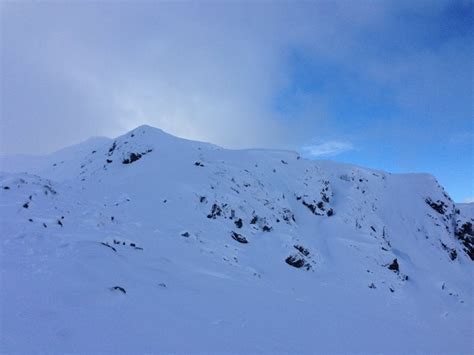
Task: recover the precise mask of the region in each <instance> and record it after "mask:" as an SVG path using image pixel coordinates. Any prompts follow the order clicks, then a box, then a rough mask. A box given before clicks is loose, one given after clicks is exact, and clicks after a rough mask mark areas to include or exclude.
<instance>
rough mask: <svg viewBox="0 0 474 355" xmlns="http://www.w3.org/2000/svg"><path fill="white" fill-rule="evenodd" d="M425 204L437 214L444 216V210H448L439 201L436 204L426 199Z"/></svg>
mask: <svg viewBox="0 0 474 355" xmlns="http://www.w3.org/2000/svg"><path fill="white" fill-rule="evenodd" d="M425 202H426V203H427V204H428V205H429V206H430V207H431V208H432V209H434V210H435V211H436V212H438V213H439V214H445V212H446V209H447V208H448V206H447V205H446V204H445V203H444V202H443V201H441V200H437V201H436V202H433V200H431V198H426V199H425Z"/></svg>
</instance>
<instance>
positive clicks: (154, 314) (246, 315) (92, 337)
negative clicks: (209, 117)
mask: <svg viewBox="0 0 474 355" xmlns="http://www.w3.org/2000/svg"><path fill="white" fill-rule="evenodd" d="M15 161H17V162H15ZM0 163H1V165H0V166H1V167H2V170H4V171H8V172H3V173H1V174H0V187H1V190H0V194H1V199H0V213H1V240H0V242H1V253H2V255H1V288H0V310H1V314H0V321H1V332H0V333H1V334H0V342H1V347H0V351H1V352H5V353H10V352H26V353H32V352H35V353H36V352H48V353H49V352H58V353H64V352H80V353H88V352H111V353H112V352H113V353H116V352H125V353H143V352H148V353H150V352H153V353H156V352H178V353H198V352H199V353H202V352H206V353H208V352H218V353H228V352H232V353H271V354H273V353H278V352H280V353H281V352H286V353H317V352H320V353H328V352H329V353H337V352H339V353H348V352H351V353H357V352H359V353H415V352H418V353H453V354H454V353H455V354H460V353H472V351H473V350H474V348H473V343H472V334H473V313H472V306H473V304H472V301H473V288H472V287H473V274H472V271H473V269H472V264H473V263H472V260H471V257H472V238H473V236H472V229H471V231H469V223H471V227H472V223H473V222H474V208H473V206H474V205H473V204H461V205H455V204H454V203H453V201H452V200H451V199H450V198H449V196H448V195H447V194H446V192H445V191H444V190H443V188H442V187H441V186H439V184H438V183H437V181H436V180H435V179H434V178H433V177H432V176H430V175H425V174H405V175H395V174H389V173H385V172H382V171H375V170H370V169H365V168H360V167H356V166H351V165H346V164H339V163H334V162H330V161H308V160H305V159H300V158H299V156H298V155H297V154H296V153H292V152H282V151H265V150H244V151H233V150H225V149H222V148H219V147H217V146H213V145H210V144H205V143H200V142H193V141H187V140H183V139H179V138H176V137H173V136H170V135H168V134H166V133H164V132H162V131H160V130H158V129H155V128H151V127H148V126H141V127H138V128H137V129H135V130H133V131H131V132H129V133H127V134H125V135H123V136H121V137H119V138H117V139H115V140H108V139H95V140H92V141H89V142H85V143H83V144H81V145H78V146H75V147H71V148H68V149H65V150H63V151H60V152H58V153H55V154H52V155H49V156H47V157H37V158H25V157H23V158H22V162H20V163H18V159H17V160H15V159H14V158H6V157H4V158H2V159H1V160H0ZM28 166H30V168H29V169H28ZM24 171H27V172H24ZM470 233H471V234H470ZM469 253H471V257H470V256H469ZM395 260H396V261H395Z"/></svg>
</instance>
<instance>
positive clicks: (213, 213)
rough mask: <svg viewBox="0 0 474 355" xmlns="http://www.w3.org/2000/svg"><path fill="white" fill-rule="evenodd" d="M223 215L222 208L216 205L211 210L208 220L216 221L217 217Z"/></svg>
mask: <svg viewBox="0 0 474 355" xmlns="http://www.w3.org/2000/svg"><path fill="white" fill-rule="evenodd" d="M221 214H222V209H221V207H220V206H219V205H218V204H217V203H214V204H213V205H212V208H211V213H209V214H208V215H207V218H212V219H216V217H217V216H220V215H221Z"/></svg>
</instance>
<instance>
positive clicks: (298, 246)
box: [293, 244, 309, 256]
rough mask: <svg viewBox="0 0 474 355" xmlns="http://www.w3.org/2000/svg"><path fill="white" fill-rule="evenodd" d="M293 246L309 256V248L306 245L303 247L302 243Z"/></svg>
mask: <svg viewBox="0 0 474 355" xmlns="http://www.w3.org/2000/svg"><path fill="white" fill-rule="evenodd" d="M293 247H294V248H295V249H296V250H298V251H299V252H300V253H301V254H303V255H304V256H308V255H309V250H308V249H306V248H305V247H303V246H302V245H298V244H296V245H293Z"/></svg>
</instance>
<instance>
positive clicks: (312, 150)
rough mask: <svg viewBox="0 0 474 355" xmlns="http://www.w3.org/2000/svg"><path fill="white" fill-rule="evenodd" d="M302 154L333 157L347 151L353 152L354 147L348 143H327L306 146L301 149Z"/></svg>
mask: <svg viewBox="0 0 474 355" xmlns="http://www.w3.org/2000/svg"><path fill="white" fill-rule="evenodd" d="M301 149H302V150H303V152H305V153H307V154H309V155H311V156H313V157H319V156H334V155H338V154H341V153H344V152H347V151H349V150H353V149H354V146H353V145H352V144H351V143H349V142H340V141H329V142H324V143H320V144H313V145H307V146H304V147H303V148H301Z"/></svg>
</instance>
